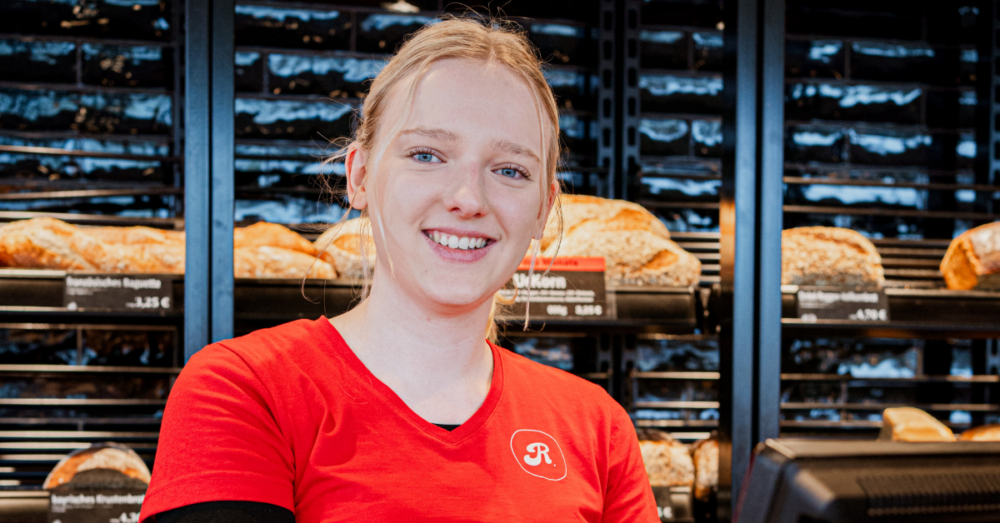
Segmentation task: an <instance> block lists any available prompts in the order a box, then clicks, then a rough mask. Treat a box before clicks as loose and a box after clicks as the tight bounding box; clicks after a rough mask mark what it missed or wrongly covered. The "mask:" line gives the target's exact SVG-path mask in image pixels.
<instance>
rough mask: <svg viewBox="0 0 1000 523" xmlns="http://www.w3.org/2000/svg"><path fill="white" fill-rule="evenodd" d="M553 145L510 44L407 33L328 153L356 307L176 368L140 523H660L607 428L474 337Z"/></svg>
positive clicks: (512, 261)
mask: <svg viewBox="0 0 1000 523" xmlns="http://www.w3.org/2000/svg"><path fill="white" fill-rule="evenodd" d="M558 125H559V124H558V113H557V109H556V104H555V100H554V98H553V96H552V92H551V90H550V89H549V87H548V85H547V84H546V82H545V79H544V78H543V76H542V73H541V70H540V64H539V61H538V58H537V56H536V54H535V52H534V50H533V48H532V47H531V46H530V44H529V43H528V42H527V40H526V38H525V37H524V36H523V35H521V34H518V33H515V32H512V31H509V30H506V29H503V28H499V27H497V26H496V25H495V24H481V23H479V22H476V21H471V20H459V19H450V20H445V21H441V22H439V23H437V24H434V25H431V26H428V27H426V28H424V29H422V30H420V31H418V32H417V33H416V34H415V35H414V36H413V37H412V38H411V39H410V40H409V41H408V42H407V43H406V44H405V45H404V46H403V47H402V48H401V49H400V51H399V53H398V54H397V55H396V56H395V57H394V58H393V59H392V60H391V61H390V62H389V63H388V64H387V65H386V67H385V68H384V69H383V70H382V72H381V73H380V74H379V75H378V77H377V78H375V80H374V81H373V83H372V86H371V90H370V93H369V95H368V97H367V98H366V99H365V104H364V119H363V120H362V121H361V123H360V125H359V128H358V130H357V134H356V136H355V139H354V141H353V142H352V143H351V144H350V146H349V147H348V148H347V151H346V155H345V166H346V181H347V186H348V196H349V199H350V203H351V206H352V207H353V208H355V209H360V210H362V211H363V212H365V213H367V215H368V216H369V217H370V219H371V227H372V233H373V234H372V236H373V238H374V244H375V248H376V251H377V252H378V257H377V259H376V269H375V273H374V274H375V276H374V278H373V280H372V283H371V288H370V293H369V296H368V297H367V299H365V300H364V301H363V302H361V304H360V305H358V306H357V307H356V308H354V309H353V310H351V311H349V312H347V313H346V314H343V315H341V316H337V317H335V318H332V319H329V320H328V319H326V318H320V319H319V320H316V321H305V320H300V321H297V322H293V323H290V324H286V325H282V326H279V327H276V328H273V329H265V330H261V331H257V332H254V333H253V334H250V335H248V336H244V337H242V338H237V339H234V340H228V341H224V342H220V343H217V344H214V345H211V346H209V347H206V348H205V349H204V350H202V351H201V352H199V353H198V354H197V355H195V356H194V357H193V358H191V360H190V362H189V363H188V364H187V367H186V368H185V370H184V372H182V373H181V375H180V376H179V378H178V379H177V382H176V384H175V386H174V389H173V392H172V393H171V395H170V400H169V402H168V404H167V408H166V411H165V414H164V419H163V428H162V431H161V435H160V443H159V449H158V453H157V458H156V465H155V468H154V471H153V480H152V483H151V484H150V487H149V491H148V493H147V497H146V500H145V502H144V504H143V511H142V520H143V521H152V520H153V516H157V517H156V518H155V520H156V521H158V522H160V523H162V522H164V521H165V522H167V523H174V522H190V521H209V520H212V518H213V517H214V518H215V519H216V520H220V521H222V520H225V521H299V522H334V521H539V522H542V521H544V522H552V521H591V522H599V521H604V522H609V521H616V522H617V521H621V522H625V521H629V522H642V521H649V522H652V521H657V520H658V518H657V516H656V509H655V504H654V502H653V499H652V494H651V490H650V488H649V484H648V480H647V479H646V475H645V469H644V467H643V464H642V458H641V455H640V453H639V447H638V442H637V440H636V436H635V431H634V429H633V427H632V425H631V421H630V420H629V417H628V416H627V415H626V413H625V412H624V411H623V410H622V408H621V407H620V406H619V405H618V404H616V403H615V402H614V401H613V400H612V399H611V398H610V397H609V396H608V395H607V393H606V392H605V391H603V390H602V389H601V388H599V387H597V386H595V385H593V384H591V383H588V382H586V381H585V380H582V379H580V378H577V377H574V376H572V375H570V374H567V373H565V372H562V371H558V370H554V369H551V368H548V367H545V366H543V365H539V364H536V363H533V362H531V361H528V360H527V359H524V358H521V357H519V356H517V355H514V354H512V353H510V352H508V351H505V350H502V349H499V348H497V347H496V346H495V345H492V344H491V343H488V342H487V341H486V340H485V339H484V332H486V331H487V326H488V325H492V307H493V300H494V295H495V294H496V292H497V291H498V290H499V289H500V288H501V287H502V286H503V285H504V284H505V283H506V282H507V281H509V280H510V278H511V276H512V274H513V273H514V271H515V269H516V268H517V266H518V264H519V263H520V262H521V260H522V258H523V256H524V253H525V252H527V251H528V249H529V246H530V245H531V244H532V239H533V238H534V239H538V238H541V235H542V231H543V229H544V226H545V222H546V219H547V218H548V215H549V213H550V211H551V210H552V208H553V204H554V202H556V201H557V198H558V190H559V184H558V181H557V178H556V162H557V159H558V155H559V147H558V145H559V141H558V136H559V128H558ZM535 243H536V244H537V242H535ZM147 518H148V519H147Z"/></svg>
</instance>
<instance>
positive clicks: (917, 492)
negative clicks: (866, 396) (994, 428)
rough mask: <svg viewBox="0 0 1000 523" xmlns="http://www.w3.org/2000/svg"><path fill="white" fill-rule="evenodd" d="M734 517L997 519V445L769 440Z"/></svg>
mask: <svg viewBox="0 0 1000 523" xmlns="http://www.w3.org/2000/svg"><path fill="white" fill-rule="evenodd" d="M740 497H741V502H740V506H739V508H738V512H737V517H738V520H737V521H738V523H846V522H850V523H861V522H868V521H878V522H883V523H890V522H897V521H898V522H902V521H905V522H907V523H922V522H929V521H935V522H937V521H956V522H972V521H1000V443H984V442H955V443H903V442H877V441H857V440H854V441H844V440H835V441H831V440H795V439H770V440H767V441H766V442H764V443H761V444H760V445H758V446H757V449H756V451H755V456H754V462H753V465H752V468H751V471H750V480H749V482H747V483H746V484H745V485H744V487H743V494H742V495H741V496H740Z"/></svg>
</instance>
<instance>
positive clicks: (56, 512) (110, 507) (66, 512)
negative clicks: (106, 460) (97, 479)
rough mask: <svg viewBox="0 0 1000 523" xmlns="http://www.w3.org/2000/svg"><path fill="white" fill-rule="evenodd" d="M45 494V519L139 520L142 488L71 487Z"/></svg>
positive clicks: (59, 522) (80, 522)
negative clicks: (47, 515)
mask: <svg viewBox="0 0 1000 523" xmlns="http://www.w3.org/2000/svg"><path fill="white" fill-rule="evenodd" d="M68 485H69V484H67V485H62V487H63V488H59V489H57V490H55V491H53V492H52V493H51V494H50V495H49V517H48V521H49V523H139V512H140V511H141V510H142V502H143V500H144V499H145V497H146V493H145V492H144V491H142V490H110V489H101V490H93V489H73V488H67V486H68Z"/></svg>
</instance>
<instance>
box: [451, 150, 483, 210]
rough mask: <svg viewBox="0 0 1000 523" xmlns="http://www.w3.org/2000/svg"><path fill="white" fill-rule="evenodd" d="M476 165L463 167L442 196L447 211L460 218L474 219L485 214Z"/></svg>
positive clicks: (481, 182)
mask: <svg viewBox="0 0 1000 523" xmlns="http://www.w3.org/2000/svg"><path fill="white" fill-rule="evenodd" d="M481 170H482V167H481V166H480V165H478V164H472V163H471V162H470V163H469V164H466V165H463V166H462V168H461V169H459V170H458V172H457V173H456V176H455V177H454V178H453V180H452V183H451V184H449V186H448V188H447V190H446V191H445V195H444V203H445V206H447V207H448V211H449V212H451V213H453V214H455V215H456V216H458V217H460V218H475V217H479V216H483V215H485V214H486V209H487V205H486V192H485V187H484V186H483V177H482V176H481V174H480V173H481Z"/></svg>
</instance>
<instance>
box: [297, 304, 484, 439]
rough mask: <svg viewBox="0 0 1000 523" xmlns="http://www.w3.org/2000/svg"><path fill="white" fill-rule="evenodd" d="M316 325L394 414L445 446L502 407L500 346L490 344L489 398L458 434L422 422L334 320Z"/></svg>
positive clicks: (476, 428) (459, 429)
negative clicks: (367, 365)
mask: <svg viewBox="0 0 1000 523" xmlns="http://www.w3.org/2000/svg"><path fill="white" fill-rule="evenodd" d="M316 322H317V323H318V324H319V327H320V329H321V330H323V333H324V334H326V336H327V339H328V340H329V341H330V345H332V347H333V350H334V352H335V353H336V354H337V355H338V356H340V358H341V359H343V360H344V362H345V363H346V364H347V365H348V366H349V367H350V368H351V369H352V370H353V371H354V372H356V373H357V374H358V376H360V377H363V378H366V379H365V380H363V381H367V382H369V383H370V384H371V387H372V389H373V390H374V392H376V393H377V394H378V395H380V396H381V397H382V398H383V399H384V400H385V401H386V402H387V403H388V404H389V405H390V406H391V407H392V409H393V410H395V411H396V412H398V413H399V415H400V416H401V417H402V418H404V419H405V420H406V421H408V422H409V424H410V425H412V426H413V427H414V428H416V429H417V430H420V431H421V432H423V433H425V434H427V435H429V436H431V437H433V438H435V439H437V440H440V441H442V442H445V443H449V444H452V445H456V444H458V443H461V442H462V441H463V440H465V439H466V438H467V437H469V436H471V435H472V434H474V433H475V432H476V431H477V430H479V428H480V427H482V426H483V424H485V423H486V421H487V420H488V419H489V418H490V416H491V415H492V414H493V411H494V410H495V409H496V406H497V404H498V403H500V395H501V394H502V393H503V384H504V379H503V358H502V357H501V355H500V350H501V349H500V348H498V347H497V346H496V345H494V344H492V343H489V342H487V344H488V345H489V347H490V351H491V353H492V354H493V379H492V380H491V381H490V390H489V392H488V393H487V394H486V400H485V401H483V404H482V405H480V406H479V408H478V409H477V410H476V412H475V414H473V415H472V417H471V418H469V419H468V420H466V421H465V423H462V424H461V425H459V426H458V428H456V429H455V430H451V431H449V430H446V429H443V428H441V427H438V426H437V425H435V424H434V423H432V422H430V421H427V420H425V419H424V418H421V417H420V416H419V415H418V414H417V413H416V412H413V409H411V408H410V407H409V405H407V404H406V402H404V401H403V400H402V398H400V397H399V395H397V394H396V392H395V391H393V390H392V389H391V388H389V386H388V385H386V384H385V383H383V382H382V380H380V379H378V378H377V377H375V375H374V374H372V372H371V371H370V370H368V367H366V366H365V364H364V363H362V362H361V360H360V359H359V358H358V356H357V355H356V354H354V351H353V350H352V349H351V347H350V346H348V345H347V342H346V341H344V338H343V337H342V336H341V335H340V332H339V331H337V328H336V327H334V326H333V324H332V323H330V320H329V319H328V318H326V317H325V316H323V317H320V318H319V319H318V320H316Z"/></svg>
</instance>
